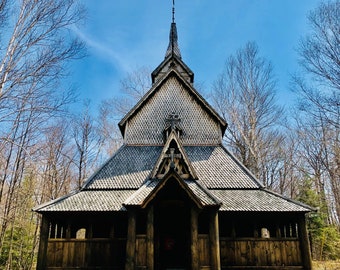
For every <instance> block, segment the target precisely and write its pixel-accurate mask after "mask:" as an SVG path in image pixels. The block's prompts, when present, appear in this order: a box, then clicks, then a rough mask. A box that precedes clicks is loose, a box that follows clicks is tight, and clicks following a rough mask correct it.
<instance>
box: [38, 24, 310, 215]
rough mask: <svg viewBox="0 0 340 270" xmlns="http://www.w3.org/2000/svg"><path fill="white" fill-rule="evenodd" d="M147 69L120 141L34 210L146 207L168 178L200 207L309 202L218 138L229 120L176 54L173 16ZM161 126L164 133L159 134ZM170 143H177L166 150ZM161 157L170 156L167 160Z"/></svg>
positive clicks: (291, 206)
mask: <svg viewBox="0 0 340 270" xmlns="http://www.w3.org/2000/svg"><path fill="white" fill-rule="evenodd" d="M152 76H153V79H155V80H154V84H153V86H152V87H151V89H150V90H149V91H148V92H147V93H146V94H145V96H144V97H143V98H142V99H141V100H140V101H139V102H138V103H137V104H136V106H135V107H133V108H132V110H131V111H130V112H129V113H127V115H126V116H125V117H124V118H123V119H122V120H121V121H120V123H119V127H120V129H121V131H122V134H123V136H124V145H123V146H122V147H121V148H120V149H119V150H118V151H117V152H116V153H115V154H114V155H113V156H112V157H111V158H110V159H109V160H108V161H107V162H106V163H105V164H104V165H103V166H102V167H101V168H99V169H98V170H97V171H96V172H95V173H94V174H93V175H92V176H91V177H90V178H89V179H88V180H87V181H86V182H85V184H84V185H83V187H82V188H81V189H80V190H79V191H76V192H74V193H71V194H69V195H67V196H64V197H62V198H59V199H57V200H54V201H51V202H48V203H46V204H43V205H40V206H38V207H36V208H35V209H34V210H35V211H37V212H65V211H71V212H72V211H85V212H86V211H91V212H93V211H98V212H103V211H104V212H105V211H126V207H129V206H134V207H144V206H145V205H146V203H147V202H148V200H149V199H150V198H152V196H155V194H157V191H158V190H159V189H162V187H163V186H164V183H165V182H166V181H177V184H178V185H180V186H181V188H182V189H183V190H184V191H185V192H186V194H188V196H189V197H190V198H191V199H192V201H194V202H195V203H197V205H199V207H211V206H218V207H220V211H231V212H234V211H253V212H263V211H264V212H268V211H269V212H309V211H311V210H313V209H312V208H310V207H309V206H306V205H304V204H301V203H299V202H296V201H293V200H290V199H288V198H285V197H283V196H281V195H279V194H276V193H273V192H271V191H269V190H267V189H266V188H265V187H264V186H263V185H262V184H261V183H260V182H259V181H258V180H257V179H256V178H255V177H254V175H252V173H251V172H250V171H249V170H248V169H247V168H246V167H245V166H244V165H243V164H241V163H240V162H239V161H238V160H237V159H236V158H235V157H234V156H233V155H232V154H231V153H230V152H229V151H228V150H227V149H226V148H225V147H224V146H223V145H222V137H223V134H224V131H225V129H226V127H227V124H226V122H225V121H224V120H223V119H222V118H221V117H220V116H219V115H218V114H217V113H216V111H215V110H214V109H213V108H212V107H211V106H210V105H209V104H208V103H207V101H206V100H205V99H204V98H203V97H202V96H201V95H200V94H199V93H198V92H197V91H196V90H195V89H194V87H193V85H192V81H193V73H192V72H191V70H190V69H189V68H187V66H186V65H185V64H184V62H183V61H182V60H181V55H180V51H179V48H178V44H177V30H176V25H175V24H174V22H173V24H172V25H171V32H170V42H169V47H168V50H167V52H166V57H165V60H164V61H163V62H162V63H161V65H160V66H159V67H158V68H157V69H156V70H155V71H154V72H153V75H152ZM175 113H177V114H176V117H178V120H179V119H180V120H181V122H180V124H178V126H177V127H174V126H172V127H171V130H172V131H171V132H172V135H171V132H170V135H169V134H168V131H169V128H170V127H169V125H168V124H167V122H166V121H167V120H166V119H167V116H168V115H170V114H172V115H175ZM176 119H177V118H176ZM179 125H180V126H179ZM164 131H166V133H167V135H166V136H169V137H167V138H165V139H164V136H165V134H164ZM175 131H176V132H177V131H180V132H178V134H177V133H176V132H175ZM171 136H172V137H171ZM170 140H173V142H170ZM171 143H172V146H171V147H175V148H176V149H174V150H172V151H170V152H169V149H170V144H171ZM176 153H177V154H176ZM175 156H176V162H177V163H176V164H177V165H175V162H174V158H175ZM166 159H171V164H170V163H169V162H170V161H169V160H166ZM164 164H165V165H164ZM169 164H170V165H171V168H172V169H173V171H170V170H169ZM162 166H163V167H162ZM176 166H184V167H185V172H184V173H183V172H182V175H181V174H180V173H178V170H177V171H176ZM165 167H166V169H164V170H163V171H162V173H160V172H159V170H160V168H165ZM184 175H185V177H184ZM171 179H172V180H171Z"/></svg>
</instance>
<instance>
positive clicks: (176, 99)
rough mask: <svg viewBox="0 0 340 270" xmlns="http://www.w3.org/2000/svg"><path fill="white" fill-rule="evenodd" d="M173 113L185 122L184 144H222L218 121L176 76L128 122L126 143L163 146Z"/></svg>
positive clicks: (180, 124)
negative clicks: (166, 128)
mask: <svg viewBox="0 0 340 270" xmlns="http://www.w3.org/2000/svg"><path fill="white" fill-rule="evenodd" d="M172 113H176V114H178V115H179V118H180V119H181V122H180V123H179V127H181V128H182V129H183V135H182V138H181V139H182V143H183V145H197V144H199V145H202V144H208V145H209V144H210V145H211V144H218V143H220V142H221V139H222V131H221V128H220V126H219V123H218V122H217V120H214V119H213V118H212V117H211V116H210V115H209V114H208V113H207V112H206V111H205V110H204V108H203V106H202V105H200V104H198V103H197V102H196V101H195V99H194V98H193V97H192V96H191V95H190V94H189V92H188V91H187V90H186V89H185V87H184V86H183V85H182V84H181V83H180V82H179V80H178V79H177V78H176V77H170V78H169V79H168V80H167V81H166V82H165V83H164V84H163V85H162V86H161V88H160V89H158V90H157V91H156V92H155V94H154V95H153V96H152V97H151V98H150V99H149V100H148V102H147V103H145V106H144V107H143V108H142V109H141V110H140V111H139V112H137V114H136V115H135V116H134V117H132V118H131V119H130V120H129V121H128V123H127V126H126V131H125V142H126V143H127V144H154V145H162V144H163V143H164V138H163V130H164V128H165V127H166V122H165V120H166V118H168V116H169V115H170V114H172Z"/></svg>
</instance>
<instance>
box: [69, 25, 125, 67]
mask: <svg viewBox="0 0 340 270" xmlns="http://www.w3.org/2000/svg"><path fill="white" fill-rule="evenodd" d="M72 31H73V32H74V33H75V34H76V35H77V36H78V37H79V38H80V39H81V40H82V41H84V42H85V44H86V46H87V48H89V49H90V50H92V51H94V53H95V54H96V55H98V56H99V57H100V58H102V59H104V60H105V61H108V62H110V63H112V65H114V67H115V68H116V69H117V70H118V71H119V72H121V73H127V72H129V71H130V65H129V64H128V63H127V61H126V57H124V53H122V52H118V51H117V50H115V49H114V48H113V45H112V44H107V42H105V41H101V40H98V39H96V38H94V37H91V36H90V35H88V34H86V33H85V32H83V31H81V30H80V29H79V28H76V27H74V28H72Z"/></svg>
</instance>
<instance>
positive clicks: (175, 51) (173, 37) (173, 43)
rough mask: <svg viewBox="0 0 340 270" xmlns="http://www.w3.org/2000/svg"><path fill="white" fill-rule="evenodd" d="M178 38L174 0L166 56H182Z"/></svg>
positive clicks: (173, 1) (173, 0)
mask: <svg viewBox="0 0 340 270" xmlns="http://www.w3.org/2000/svg"><path fill="white" fill-rule="evenodd" d="M177 39H178V37H177V28H176V23H175V0H172V23H171V28H170V35H169V46H168V49H167V50H166V53H165V58H167V57H169V56H172V57H173V56H177V57H178V58H181V51H180V50H179V47H178V43H177Z"/></svg>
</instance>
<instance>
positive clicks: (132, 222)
mask: <svg viewBox="0 0 340 270" xmlns="http://www.w3.org/2000/svg"><path fill="white" fill-rule="evenodd" d="M128 215H129V220H128V231H127V242H126V262H125V270H134V268H135V252H136V212H135V209H128Z"/></svg>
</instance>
